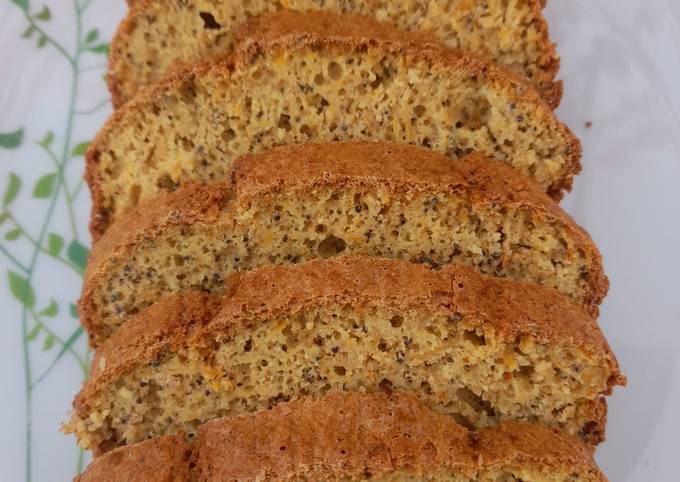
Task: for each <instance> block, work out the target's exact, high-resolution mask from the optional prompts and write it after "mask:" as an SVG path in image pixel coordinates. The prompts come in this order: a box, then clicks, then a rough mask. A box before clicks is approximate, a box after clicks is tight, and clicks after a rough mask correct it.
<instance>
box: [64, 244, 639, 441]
mask: <svg viewBox="0 0 680 482" xmlns="http://www.w3.org/2000/svg"><path fill="white" fill-rule="evenodd" d="M226 284H227V286H228V293H227V295H225V296H224V298H223V299H222V300H221V306H220V300H219V298H217V297H214V296H210V295H206V294H199V293H189V294H187V295H179V296H174V297H171V298H169V299H165V300H161V301H159V302H158V303H156V304H154V305H152V307H150V308H149V309H147V310H145V311H143V312H142V313H140V314H139V315H137V316H136V317H134V318H133V319H131V320H130V321H129V322H128V323H126V324H125V325H124V326H123V327H122V328H121V329H119V330H118V331H117V332H115V333H114V334H113V335H112V336H111V337H109V338H108V339H107V340H105V341H104V342H103V343H102V345H101V346H100V347H99V349H98V351H97V357H96V358H95V361H94V362H93V367H94V368H93V376H92V377H91V378H90V380H88V381H87V382H86V383H85V385H84V386H83V389H82V390H81V392H80V393H79V394H78V396H77V397H76V399H75V401H74V408H75V410H76V412H77V413H79V414H81V415H82V416H83V417H86V414H87V413H88V412H89V400H91V399H93V398H95V397H96V396H97V395H98V394H99V393H100V392H101V391H103V390H105V389H106V387H107V386H108V384H110V383H111V382H112V381H113V380H115V379H117V378H119V377H121V376H123V375H124V374H126V373H130V372H131V371H133V370H135V369H136V367H139V366H145V365H146V364H148V363H152V362H154V361H156V360H157V359H158V358H159V357H160V356H161V355H162V354H163V353H165V352H166V350H171V351H175V350H177V349H178V348H180V347H181V348H184V347H188V346H192V345H197V344H201V343H204V342H205V340H209V339H213V334H215V333H219V334H220V335H226V336H230V335H232V334H234V333H235V332H237V331H239V330H243V329H249V327H250V324H252V323H253V320H270V319H276V318H277V317H281V316H284V315H285V314H291V313H295V312H298V311H300V310H304V309H305V308H307V307H311V306H320V305H321V306H322V305H326V304H330V303H340V304H350V305H351V306H353V308H354V309H356V310H362V309H365V308H367V307H375V306H379V307H388V308H398V309H400V310H406V309H409V308H418V309H422V310H426V311H428V312H431V313H438V314H445V315H454V314H456V313H471V312H472V313H476V314H477V315H478V316H480V317H481V318H482V319H483V320H484V321H483V324H484V326H485V327H488V328H491V329H492V330H494V332H495V333H496V334H497V336H498V337H499V339H503V340H509V341H515V340H518V339H519V338H521V337H522V336H525V335H527V336H530V337H532V338H533V339H535V340H537V341H538V342H540V343H545V344H549V345H555V344H558V345H562V346H572V347H577V348H578V349H581V350H583V351H585V352H587V353H591V354H594V355H596V356H597V357H598V358H599V359H601V360H602V363H606V364H607V365H608V366H609V369H610V373H611V375H610V378H609V380H608V389H607V393H610V392H611V390H612V388H613V386H614V385H623V384H625V382H626V380H625V377H624V376H623V375H622V374H621V372H620V370H619V366H618V362H617V361H616V357H615V356H614V354H613V353H612V352H611V349H610V348H609V345H608V344H607V341H606V340H605V338H604V336H603V334H602V332H601V331H600V329H599V327H598V326H597V323H596V322H595V320H594V319H592V318H591V317H590V316H589V315H588V314H587V312H586V311H585V310H584V309H583V308H582V306H581V305H580V304H578V303H576V302H574V301H572V300H570V299H569V298H567V297H565V296H563V295H561V294H559V293H557V292H556V291H554V290H551V289H547V288H542V287H540V286H537V285H534V284H530V283H519V282H513V281H509V280H503V279H496V278H490V277H485V276H482V275H480V274H478V273H476V272H475V271H474V270H472V269H471V268H467V267H464V266H460V265H452V266H449V267H446V268H444V269H442V270H440V271H433V270H430V269H428V268H425V267H423V266H421V265H415V264H411V263H407V262H404V261H398V260H382V259H373V258H362V257H341V258H333V259H327V260H316V261H311V262H309V263H305V264H302V265H296V266H266V267H262V268H259V269H256V270H253V271H251V272H245V273H238V274H234V275H232V276H230V277H229V278H228V279H227V281H226ZM215 313H216V314H215ZM211 316H212V318H211ZM100 359H103V360H106V363H105V365H104V366H100V365H101V364H100V363H99V360H100ZM596 419H597V420H600V421H601V422H603V423H604V418H603V417H600V416H598V417H596ZM592 429H593V434H596V435H597V434H600V435H602V434H603V433H604V424H602V425H601V426H600V425H598V426H597V427H592ZM585 435H590V434H585ZM587 439H590V440H593V442H598V441H599V440H600V439H597V438H595V437H590V436H589V437H587Z"/></svg>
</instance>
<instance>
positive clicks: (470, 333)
mask: <svg viewBox="0 0 680 482" xmlns="http://www.w3.org/2000/svg"><path fill="white" fill-rule="evenodd" d="M463 338H465V339H466V340H467V341H469V342H470V343H472V344H473V345H475V346H484V345H486V340H485V339H484V335H478V334H477V332H476V331H475V330H465V332H464V333H463Z"/></svg>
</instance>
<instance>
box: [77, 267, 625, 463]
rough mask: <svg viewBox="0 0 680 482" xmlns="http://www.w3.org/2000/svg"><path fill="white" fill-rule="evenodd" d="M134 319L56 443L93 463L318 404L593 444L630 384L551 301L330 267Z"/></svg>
mask: <svg viewBox="0 0 680 482" xmlns="http://www.w3.org/2000/svg"><path fill="white" fill-rule="evenodd" d="M226 286H227V287H228V293H227V294H226V295H225V296H224V297H222V298H220V297H218V296H216V295H211V294H208V293H204V292H190V293H186V294H184V295H177V296H174V297H170V298H166V299H164V300H162V301H159V302H158V303H155V304H154V305H152V306H151V307H150V308H149V309H147V310H145V311H143V312H141V313H140V314H139V315H138V316H136V317H134V318H133V319H132V320H131V321H129V322H128V323H127V324H126V325H125V326H123V327H122V328H121V329H120V330H118V331H117V332H116V333H115V334H114V335H112V336H111V337H110V338H109V339H107V340H106V341H105V342H104V343H103V344H102V345H101V346H100V348H99V349H98V350H97V353H96V356H95V358H94V360H93V363H92V366H93V372H92V376H91V378H90V379H89V380H88V381H87V382H86V383H85V385H84V387H83V389H82V390H81V392H80V394H79V395H78V396H77V398H76V400H75V402H74V411H73V414H72V418H71V421H70V422H69V424H68V426H67V430H68V431H70V432H74V433H76V435H77V438H78V441H79V444H80V445H81V446H82V447H83V448H87V449H92V450H94V451H95V453H102V452H104V451H106V450H109V449H111V448H114V447H117V446H119V445H123V444H130V443H136V442H140V441H142V440H145V439H147V438H150V437H155V436H161V435H168V434H173V433H177V432H180V431H186V432H189V433H193V432H194V430H195V429H196V427H197V426H198V425H199V424H201V423H203V422H206V421H208V420H211V419H214V418H218V417H222V416H231V415H237V414H240V413H244V412H251V411H255V410H259V409H263V408H269V407H272V406H274V405H275V404H276V403H278V402H280V401H284V400H291V399H298V398H301V397H303V396H305V395H322V394H325V393H327V392H335V391H350V392H367V393H376V392H383V391H385V392H390V391H392V390H395V391H413V392H414V393H415V395H416V396H417V397H418V398H419V399H420V400H421V401H422V402H423V403H425V404H426V405H427V406H429V407H431V408H432V409H433V410H435V411H436V412H438V413H443V414H448V415H450V416H453V417H454V418H455V419H456V420H458V421H459V422H460V423H462V424H465V425H468V426H470V427H475V428H479V427H485V426H492V425H495V424H497V423H498V422H500V421H503V420H508V419H510V420H520V421H530V422H538V423H542V424H545V425H548V426H552V427H559V428H561V429H562V430H565V431H566V432H567V433H570V434H574V435H577V436H579V437H581V438H582V439H584V440H586V441H587V442H589V443H597V442H600V441H601V440H603V438H604V426H605V418H606V405H605V402H604V399H603V396H604V395H606V394H609V393H611V391H612V387H613V386H614V385H617V384H623V383H624V382H625V379H624V378H623V376H622V375H621V374H620V372H619V368H618V364H617V362H616V359H615V357H614V355H613V354H612V352H611V350H610V348H609V346H608V345H607V342H606V341H605V339H604V337H603V335H602V333H601V332H600V330H599V328H598V326H597V323H596V322H595V320H594V319H593V318H592V317H591V316H590V315H589V314H588V313H587V312H586V311H585V310H584V309H583V307H582V306H581V305H580V304H578V303H575V302H573V301H572V300H570V299H569V298H567V297H565V296H563V295H561V294H559V293H557V292H556V291H554V290H551V289H547V288H542V287H540V286H537V285H533V284H528V283H520V282H515V281H510V280H500V279H496V278H490V277H486V276H482V275H479V274H477V273H476V272H475V271H473V270H471V269H470V268H467V267H464V266H455V265H454V266H449V267H446V268H443V269H442V270H439V271H434V270H431V269H428V268H426V267H424V266H419V265H415V264H411V263H407V262H405V261H399V260H379V259H372V258H353V257H339V258H333V259H328V260H316V261H312V262H309V263H305V264H301V265H296V266H267V267H262V268H259V269H257V270H254V271H251V272H246V273H239V274H235V275H233V276H232V277H230V278H229V279H227V281H226Z"/></svg>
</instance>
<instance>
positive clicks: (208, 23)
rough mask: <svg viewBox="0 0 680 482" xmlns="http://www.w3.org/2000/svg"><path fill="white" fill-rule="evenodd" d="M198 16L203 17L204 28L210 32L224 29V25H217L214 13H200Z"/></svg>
mask: <svg viewBox="0 0 680 482" xmlns="http://www.w3.org/2000/svg"><path fill="white" fill-rule="evenodd" d="M198 14H199V15H200V16H201V20H203V28H205V29H208V30H217V29H220V28H222V25H220V24H219V23H217V20H215V17H214V16H213V14H212V13H209V12H198Z"/></svg>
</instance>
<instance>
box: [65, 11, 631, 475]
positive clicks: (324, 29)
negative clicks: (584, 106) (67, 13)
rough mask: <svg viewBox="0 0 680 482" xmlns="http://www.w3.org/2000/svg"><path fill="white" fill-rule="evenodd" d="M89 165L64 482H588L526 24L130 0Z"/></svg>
mask: <svg viewBox="0 0 680 482" xmlns="http://www.w3.org/2000/svg"><path fill="white" fill-rule="evenodd" d="M128 3H129V4H130V10H129V13H128V15H127V17H126V18H125V19H124V20H123V22H122V23H121V25H120V27H119V30H118V32H117V34H116V36H115V38H114V41H113V43H112V44H111V56H110V61H109V75H108V78H109V87H110V90H111V94H112V99H113V104H114V107H115V108H116V110H115V112H114V114H113V115H112V116H111V117H110V119H109V120H108V121H107V122H106V124H105V126H104V127H103V128H102V129H101V131H100V133H99V135H98V136H97V137H96V139H95V140H94V141H93V142H92V144H91V145H90V147H89V150H88V153H87V167H86V174H85V176H86V179H87V182H88V184H89V187H90V190H91V193H92V199H93V208H92V217H91V223H90V229H91V233H92V236H93V240H94V245H93V249H92V252H91V256H90V259H89V260H88V266H87V271H86V275H85V284H84V287H83V293H82V296H81V299H80V305H79V313H80V315H81V321H82V323H83V325H84V327H85V328H86V330H87V332H88V334H89V336H90V343H91V345H92V347H93V348H94V349H95V356H94V359H93V363H92V369H91V374H90V377H89V379H88V380H87V381H86V382H85V384H84V386H83V387H82V390H81V391H80V393H79V394H78V395H77V396H76V398H75V401H74V404H73V411H72V413H71V414H70V417H69V420H68V421H67V422H66V423H65V424H64V431H65V432H67V433H73V434H75V435H76V437H77V440H78V443H79V445H80V446H81V447H83V448H85V449H89V450H91V451H92V453H93V455H94V457H95V458H94V460H93V462H92V464H91V465H90V466H89V467H88V468H87V470H86V471H85V472H84V473H83V474H82V475H80V476H79V477H78V478H77V480H80V481H82V482H85V481H112V482H118V481H120V482H137V481H199V482H201V481H206V482H207V481H279V480H289V481H331V480H333V481H335V480H337V481H346V480H357V481H359V480H376V481H377V480H380V481H416V480H418V481H421V480H422V481H459V482H460V481H480V482H482V481H484V482H510V481H523V482H542V481H545V482H558V481H560V482H576V481H605V480H606V477H605V476H604V475H603V474H602V472H601V471H600V470H599V469H598V467H597V466H596V464H595V462H594V461H593V451H594V448H595V447H596V445H597V444H599V443H601V442H602V441H603V440H604V439H605V428H606V414H607V404H606V400H605V397H606V396H607V395H610V394H611V393H612V390H613V388H614V387H615V386H617V385H625V382H626V380H625V377H624V376H623V375H622V373H621V371H620V369H619V365H618V362H617V360H616V357H615V356H614V354H613V353H612V351H611V349H610V347H609V345H608V344H607V341H606V340H605V337H604V335H603V334H602V332H601V331H600V328H599V326H598V324H597V316H598V314H599V304H600V303H601V301H602V300H603V298H604V296H605V295H606V292H607V289H608V280H607V277H606V275H605V273H604V270H603V266H602V258H601V255H600V253H599V251H598V249H597V247H596V246H595V244H594V243H593V241H592V240H591V238H590V237H589V236H588V234H587V233H586V232H585V231H584V230H583V229H582V228H581V227H579V226H578V224H576V222H575V221H574V220H573V219H572V218H571V217H570V216H569V215H568V214H566V213H565V212H564V211H563V210H562V209H561V208H560V206H559V204H558V201H559V200H560V199H561V197H562V196H563V195H564V193H565V192H566V191H568V190H569V189H570V188H571V186H572V182H573V178H574V176H575V175H577V174H578V172H579V171H580V153H581V149H580V144H579V141H578V139H577V138H576V137H575V136H574V135H573V134H572V133H571V132H570V130H569V129H568V128H567V127H566V126H565V125H564V124H563V123H561V122H560V121H559V120H558V119H557V117H556V116H555V114H554V112H553V109H554V108H555V107H556V106H557V105H558V104H559V101H560V97H561V93H562V84H561V83H560V82H559V81H556V80H555V76H556V74H557V70H558V67H559V58H558V57H557V55H556V52H555V46H554V44H553V43H552V42H551V41H550V39H549V38H548V30H547V25H546V22H545V20H544V18H543V14H542V5H541V2H540V1H539V0H517V1H510V2H509V1H507V0H476V1H472V0H432V1H429V2H423V1H416V0H402V1H384V0H354V1H340V0H279V1H270V0H251V1H234V0H213V1H210V2H203V1H199V0H181V1H179V0H135V1H130V2H128Z"/></svg>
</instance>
